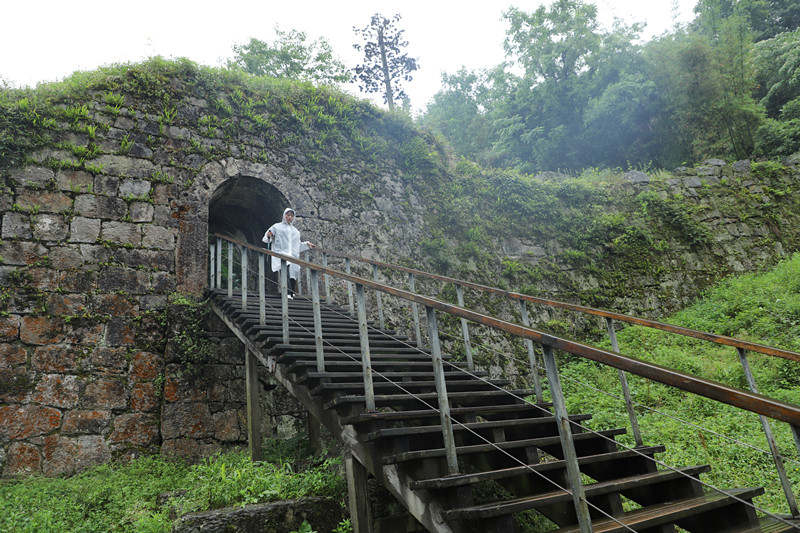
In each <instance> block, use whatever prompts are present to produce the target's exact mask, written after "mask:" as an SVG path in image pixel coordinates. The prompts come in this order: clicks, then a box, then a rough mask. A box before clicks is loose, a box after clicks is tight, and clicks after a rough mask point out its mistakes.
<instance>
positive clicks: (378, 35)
mask: <svg viewBox="0 0 800 533" xmlns="http://www.w3.org/2000/svg"><path fill="white" fill-rule="evenodd" d="M399 21H400V15H399V14H396V15H395V16H393V17H392V18H391V19H387V18H386V17H384V16H383V15H381V14H379V13H376V14H374V15H372V19H371V20H370V23H369V24H368V25H367V26H364V27H363V28H359V27H358V26H354V27H353V31H354V32H355V33H356V35H357V36H358V37H360V39H361V40H362V41H363V42H361V43H356V44H354V45H353V48H355V49H356V50H358V51H359V52H363V53H364V62H363V63H362V64H360V65H358V66H357V67H356V68H355V76H354V79H355V81H357V82H358V84H359V88H360V89H361V90H362V91H363V92H367V93H377V92H382V93H383V101H384V102H386V104H388V105H389V109H392V110H394V106H395V103H396V102H402V101H403V100H404V99H406V98H407V96H406V93H405V92H404V91H403V87H402V82H404V81H411V73H412V72H413V71H415V70H417V68H418V67H417V60H416V59H414V58H413V57H409V56H408V53H407V52H406V51H405V48H406V47H407V46H408V41H405V40H404V39H403V31H404V30H401V29H399V28H398V27H397V22H399Z"/></svg>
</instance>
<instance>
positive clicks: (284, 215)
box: [282, 207, 297, 224]
mask: <svg viewBox="0 0 800 533" xmlns="http://www.w3.org/2000/svg"><path fill="white" fill-rule="evenodd" d="M289 211H291V212H292V213H294V214H295V216H296V215H297V213H295V212H294V209H292V208H291V207H287V208H286V209H284V210H283V217H282V220H283V222H286V223H287V224H292V223H293V222H294V220H292V222H289V221H288V220H286V213H288V212H289Z"/></svg>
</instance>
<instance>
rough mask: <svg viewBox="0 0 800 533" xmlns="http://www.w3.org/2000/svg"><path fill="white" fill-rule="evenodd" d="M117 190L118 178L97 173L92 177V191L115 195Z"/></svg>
mask: <svg viewBox="0 0 800 533" xmlns="http://www.w3.org/2000/svg"><path fill="white" fill-rule="evenodd" d="M118 190H119V178H118V177H116V176H104V175H99V176H95V177H94V193H95V194H100V195H103V196H116V195H117V191H118Z"/></svg>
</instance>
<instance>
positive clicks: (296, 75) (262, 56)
mask: <svg viewBox="0 0 800 533" xmlns="http://www.w3.org/2000/svg"><path fill="white" fill-rule="evenodd" d="M275 33H276V38H275V40H274V41H273V42H271V43H270V42H266V41H260V40H258V39H250V42H249V43H247V44H243V45H235V46H234V47H233V53H234V56H233V58H231V59H229V60H228V67H229V68H240V69H242V70H244V71H245V72H249V73H250V74H256V75H259V76H272V77H275V78H292V79H297V80H304V81H312V82H316V83H323V84H335V83H344V82H346V81H348V80H350V73H349V72H348V70H347V68H346V67H345V66H344V64H343V63H342V62H341V61H339V60H338V59H337V58H336V57H335V56H334V55H333V50H332V49H331V46H330V45H329V44H328V41H326V40H325V39H323V38H319V39H317V40H314V41H309V40H308V38H307V36H306V34H305V33H304V32H299V31H295V30H289V31H281V30H280V29H279V28H275Z"/></svg>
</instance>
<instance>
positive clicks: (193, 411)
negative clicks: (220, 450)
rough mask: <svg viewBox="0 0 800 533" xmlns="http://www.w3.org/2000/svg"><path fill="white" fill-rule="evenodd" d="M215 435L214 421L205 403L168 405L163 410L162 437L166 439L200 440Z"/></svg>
mask: <svg viewBox="0 0 800 533" xmlns="http://www.w3.org/2000/svg"><path fill="white" fill-rule="evenodd" d="M212 433H213V420H212V418H211V412H210V411H209V409H208V405H207V404H205V403H183V402H177V403H168V404H164V406H163V407H162V408H161V435H162V437H163V438H164V439H165V440H166V439H176V438H179V437H191V438H193V439H199V438H203V437H209V436H211V435H212Z"/></svg>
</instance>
